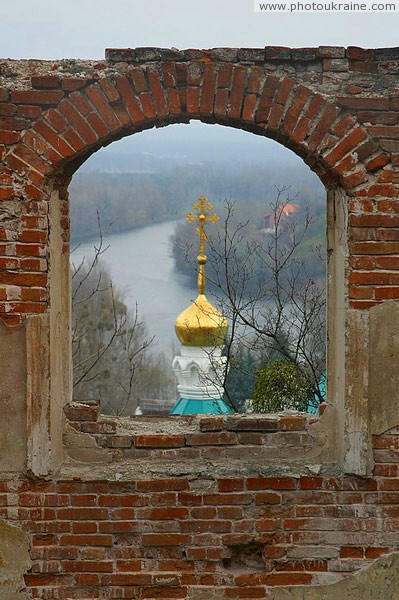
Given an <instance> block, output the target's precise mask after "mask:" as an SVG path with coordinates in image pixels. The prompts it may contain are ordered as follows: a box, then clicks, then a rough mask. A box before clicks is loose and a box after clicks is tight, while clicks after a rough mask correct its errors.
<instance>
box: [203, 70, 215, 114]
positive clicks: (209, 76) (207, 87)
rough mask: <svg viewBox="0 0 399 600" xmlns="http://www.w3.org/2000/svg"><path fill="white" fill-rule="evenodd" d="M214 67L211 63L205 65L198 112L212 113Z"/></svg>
mask: <svg viewBox="0 0 399 600" xmlns="http://www.w3.org/2000/svg"><path fill="white" fill-rule="evenodd" d="M215 84H216V68H215V65H213V64H208V65H206V67H205V72H204V79H203V83H202V86H201V99H200V112H201V113H202V114H207V115H210V114H213V101H214V96H215Z"/></svg>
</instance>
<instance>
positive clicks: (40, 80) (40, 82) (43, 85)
mask: <svg viewBox="0 0 399 600" xmlns="http://www.w3.org/2000/svg"><path fill="white" fill-rule="evenodd" d="M31 83H32V87H34V88H38V89H44V90H49V89H56V88H58V87H59V84H60V80H59V77H58V75H33V77H32V78H31Z"/></svg>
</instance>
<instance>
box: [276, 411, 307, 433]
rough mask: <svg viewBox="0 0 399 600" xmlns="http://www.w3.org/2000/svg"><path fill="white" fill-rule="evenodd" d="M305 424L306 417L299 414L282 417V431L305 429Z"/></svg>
mask: <svg viewBox="0 0 399 600" xmlns="http://www.w3.org/2000/svg"><path fill="white" fill-rule="evenodd" d="M305 426H306V418H305V417H302V416H299V415H298V416H290V417H281V418H280V429H281V431H303V430H304V429H305Z"/></svg>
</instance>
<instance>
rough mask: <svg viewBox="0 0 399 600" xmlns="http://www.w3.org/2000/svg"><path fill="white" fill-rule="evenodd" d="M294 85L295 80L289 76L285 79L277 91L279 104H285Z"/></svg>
mask: <svg viewBox="0 0 399 600" xmlns="http://www.w3.org/2000/svg"><path fill="white" fill-rule="evenodd" d="M294 86H295V81H293V80H292V79H290V78H289V77H287V78H286V79H283V81H282V82H281V84H280V87H279V89H278V90H277V93H276V102H278V104H285V103H286V102H287V100H288V97H289V95H290V93H291V91H292V89H293V88H294Z"/></svg>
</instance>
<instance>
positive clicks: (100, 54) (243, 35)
mask: <svg viewBox="0 0 399 600" xmlns="http://www.w3.org/2000/svg"><path fill="white" fill-rule="evenodd" d="M280 1H281V0H280ZM289 1H292V0H289ZM301 1H303V2H305V1H310V0H301ZM397 1H399V0H397ZM398 25H399V13H394V14H383V13H379V14H376V13H373V14H370V13H368V14H359V13H349V14H342V13H341V14H335V15H331V14H328V13H324V14H320V13H319V14H315V13H313V14H311V13H297V14H283V13H255V12H254V10H253V0H13V1H11V2H9V1H7V0H0V57H3V58H43V59H59V58H92V59H102V58H104V49H105V48H112V47H117V48H128V47H131V48H135V47H138V46H160V47H176V48H190V47H191V48H212V47H217V46H244V47H245V46H249V47H263V46H266V45H277V46H293V47H300V46H319V45H344V46H347V45H356V46H363V47H384V46H396V45H399V33H398ZM210 130H212V135H211V136H210V135H209V134H210ZM209 143H212V144H213V145H214V146H215V153H214V154H215V155H217V150H218V148H220V149H221V151H220V156H222V155H223V154H224V151H223V148H226V147H228V146H230V147H231V148H233V149H234V148H236V151H237V155H238V156H240V155H241V156H247V157H248V158H249V159H251V160H254V157H255V156H256V155H258V156H259V157H260V156H261V153H263V152H265V153H266V155H267V156H271V155H272V154H273V155H277V154H280V153H281V151H282V150H284V149H283V148H282V147H281V146H278V145H277V144H276V143H274V142H272V141H269V140H265V139H264V138H263V139H259V138H257V137H256V136H253V135H250V134H248V133H247V132H243V131H239V130H232V129H230V128H226V127H219V126H213V127H212V128H211V127H210V126H206V125H202V124H201V123H195V124H193V125H192V126H191V127H186V126H174V127H167V128H166V130H162V131H159V130H158V131H156V130H150V131H148V132H144V133H142V134H139V135H136V136H130V137H129V138H125V139H124V140H122V141H121V142H118V143H114V144H112V145H111V146H109V148H106V149H105V150H102V153H107V154H109V153H110V154H113V153H115V152H120V151H123V152H126V151H129V152H143V151H147V152H150V153H157V154H165V153H168V152H169V153H170V154H172V153H173V154H183V155H185V156H187V160H189V159H190V147H191V148H192V149H193V151H192V154H193V156H191V160H194V154H195V157H197V156H198V154H200V153H201V152H202V149H203V148H207V147H209ZM194 150H195V152H194ZM285 152H286V156H287V153H288V151H287V150H285ZM257 153H259V154H257ZM204 154H206V152H204ZM290 154H291V153H290ZM96 160H97V156H94V157H93V159H92V163H93V161H94V162H95V161H96ZM298 160H299V159H298ZM92 163H91V164H92ZM87 166H88V167H89V166H90V164H88V165H87Z"/></svg>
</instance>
